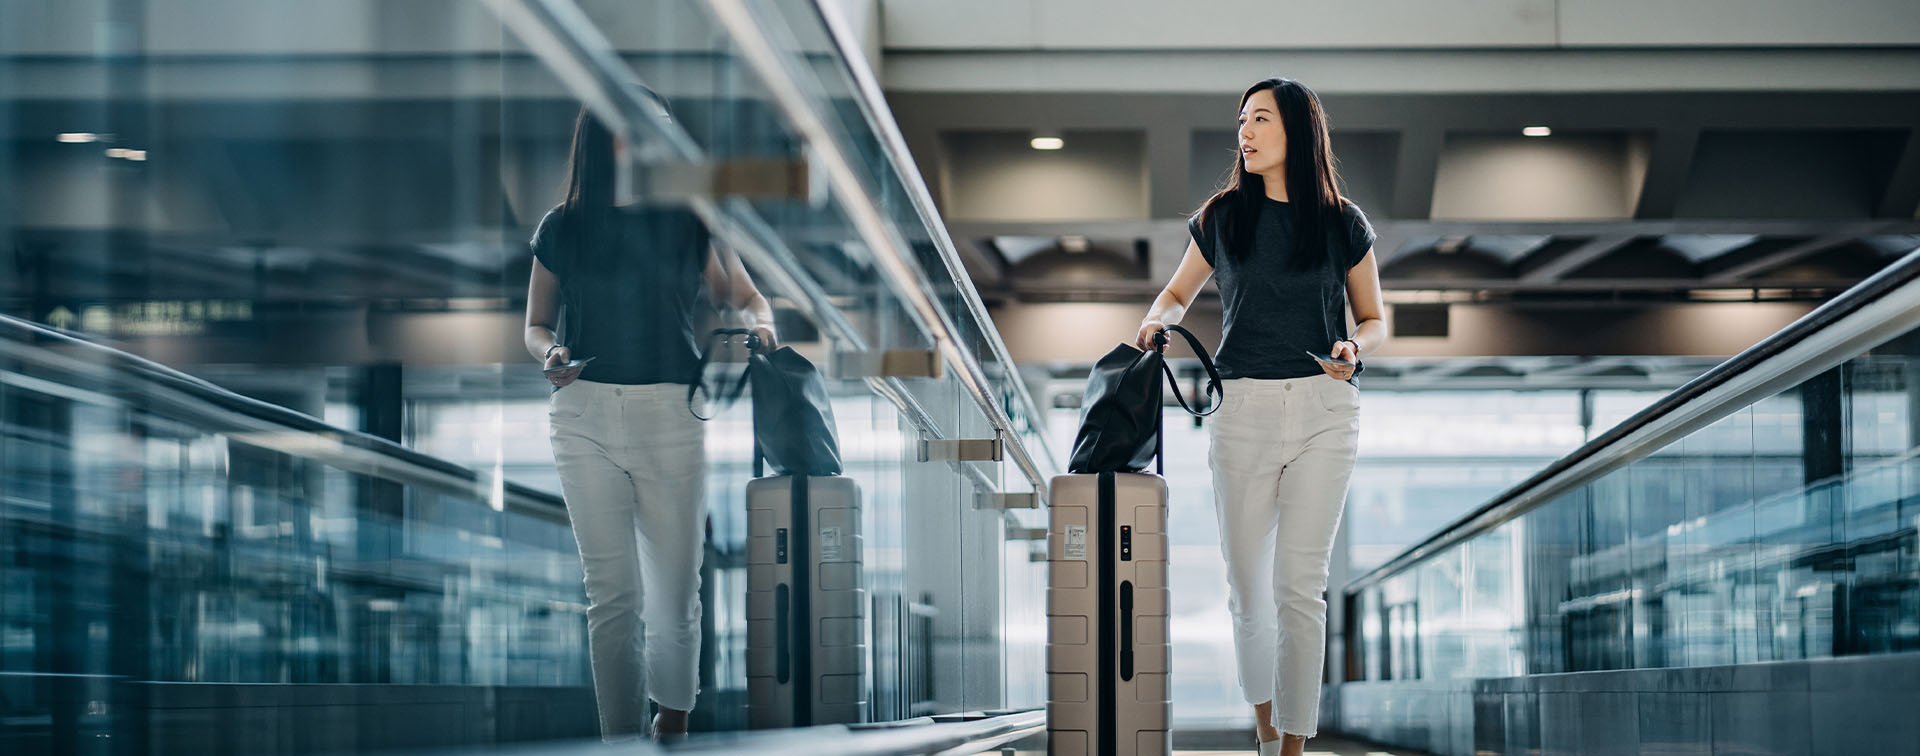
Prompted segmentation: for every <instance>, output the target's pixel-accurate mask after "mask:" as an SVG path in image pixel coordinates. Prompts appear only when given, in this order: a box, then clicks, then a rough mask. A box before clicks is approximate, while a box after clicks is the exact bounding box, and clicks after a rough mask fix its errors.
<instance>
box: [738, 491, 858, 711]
mask: <svg viewBox="0 0 1920 756" xmlns="http://www.w3.org/2000/svg"><path fill="white" fill-rule="evenodd" d="M861 546H862V542H861V537H860V489H859V486H858V485H857V484H856V483H854V481H853V480H852V479H849V478H844V477H840V476H837V475H830V476H805V475H780V476H773V477H766V478H755V479H753V480H752V481H750V482H748V483H747V724H748V726H749V727H753V728H756V729H762V728H773V727H804V726H808V725H818V724H845V723H855V722H861V721H864V720H865V718H866V712H867V684H866V683H867V680H866V662H867V638H866V627H867V592H866V589H865V588H864V587H863V583H862V577H863V576H862V575H861Z"/></svg>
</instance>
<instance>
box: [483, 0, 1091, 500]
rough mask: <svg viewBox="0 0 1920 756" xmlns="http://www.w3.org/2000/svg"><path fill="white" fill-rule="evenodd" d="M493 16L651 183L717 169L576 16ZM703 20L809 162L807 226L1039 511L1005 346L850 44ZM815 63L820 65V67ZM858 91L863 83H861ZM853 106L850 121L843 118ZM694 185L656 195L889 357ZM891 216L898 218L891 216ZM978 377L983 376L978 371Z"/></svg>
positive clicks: (908, 404) (1030, 439) (819, 31)
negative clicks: (941, 381) (821, 227)
mask: <svg viewBox="0 0 1920 756" xmlns="http://www.w3.org/2000/svg"><path fill="white" fill-rule="evenodd" d="M488 6H489V7H491V8H492V9H493V10H494V11H495V12H496V13H497V14H498V15H499V16H500V18H501V20H502V21H503V22H504V23H505V24H506V26H507V27H508V28H510V29H511V30H512V31H513V32H514V34H515V35H516V36H518V37H519V38H520V39H521V41H522V42H524V43H525V44H526V45H527V46H528V48H530V49H531V50H532V51H533V52H534V53H535V54H536V55H537V56H539V57H540V59H541V60H542V61H543V62H545V63H546V64H547V66H548V67H549V68H550V69H551V70H553V71H554V72H555V74H556V75H557V76H558V77H559V78H560V79H561V81H562V82H563V83H564V84H565V85H566V86H567V87H568V89H569V90H570V91H571V92H572V93H573V94H574V95H575V96H576V97H578V98H579V99H580V101H581V102H582V103H583V104H584V105H585V106H586V107H587V108H588V109H589V110H591V111H592V112H593V113H594V114H595V115H596V116H597V117H599V118H600V119H601V120H602V121H603V122H605V123H606V124H607V126H608V127H609V128H610V129H612V130H613V131H614V132H615V133H616V134H620V135H621V136H622V137H623V138H625V139H627V140H628V141H629V142H630V143H632V144H635V145H638V146H639V147H638V149H636V150H634V151H633V152H632V154H633V156H634V157H635V159H637V160H640V161H643V162H645V163H647V164H648V165H649V166H651V167H652V168H654V169H655V171H656V173H657V174H659V175H668V174H675V175H692V176H712V175H713V174H714V171H712V170H711V169H712V168H713V167H714V166H713V165H712V163H713V162H715V161H716V160H717V158H715V157H714V156H712V155H710V154H708V153H707V152H705V151H703V150H702V148H701V147H700V145H698V144H697V143H696V142H695V140H694V139H692V138H691V137H690V136H689V135H688V134H687V133H686V132H685V131H683V130H682V128H681V127H680V126H679V125H678V124H677V123H675V122H674V121H672V120H669V119H662V118H658V117H653V116H652V115H650V114H649V111H648V109H647V106H646V99H645V97H644V95H643V94H642V93H641V91H640V89H639V86H638V82H637V77H635V76H634V74H633V72H632V70H631V69H630V68H629V67H628V66H627V65H626V64H625V63H624V62H622V60H621V59H620V57H619V55H618V54H617V53H616V51H615V49H614V47H613V45H611V44H610V43H609V42H608V41H607V40H606V38H605V37H604V36H602V34H601V33H600V31H599V30H598V29H597V28H596V27H595V25H594V24H593V23H592V22H591V20H589V19H588V17H587V16H586V14H584V13H583V12H581V10H580V9H579V8H578V7H577V6H576V5H575V4H574V3H572V2H570V0H489V1H488ZM708 11H709V12H710V13H711V15H712V16H714V18H715V19H716V21H718V22H719V24H720V26H721V28H723V29H724V30H725V32H726V33H727V34H728V36H729V37H730V40H731V42H732V43H733V44H734V45H735V46H736V47H737V53H738V55H739V56H740V57H741V59H742V60H743V61H744V62H745V64H746V67H747V68H748V69H749V70H750V72H751V73H752V74H753V75H754V76H755V77H757V78H758V79H759V81H760V82H761V84H763V85H764V88H763V90H764V91H763V96H765V97H767V98H768V99H770V100H771V101H772V104H773V106H774V107H775V108H776V109H777V111H778V112H779V114H780V115H781V116H782V117H783V118H784V121H785V123H784V127H785V128H788V129H790V130H791V131H792V132H793V139H794V140H796V141H797V142H799V143H800V144H803V145H804V153H805V159H804V160H796V161H790V162H789V163H788V165H789V166H792V165H795V164H797V165H799V168H798V170H799V171H800V172H802V173H804V175H805V176H806V177H807V182H806V183H807V184H808V186H807V188H806V190H805V191H804V192H803V193H804V194H806V195H807V200H808V204H809V206H810V208H811V210H810V212H811V213H812V214H813V215H814V216H817V217H812V218H810V220H812V221H815V222H820V223H824V224H827V225H830V226H833V228H831V229H829V231H830V233H832V234H838V235H840V236H841V237H843V238H841V239H839V242H840V243H839V245H838V249H839V252H840V253H842V254H844V255H846V256H847V257H848V259H849V260H850V262H851V264H855V265H858V266H860V267H862V268H864V269H866V270H867V271H869V272H871V273H873V274H877V275H878V276H879V278H880V279H881V281H883V282H884V284H885V290H886V291H887V292H888V295H889V296H890V297H893V298H894V299H895V300H896V301H895V302H894V304H896V305H897V306H898V307H899V310H900V312H899V313H898V314H899V315H900V316H901V317H903V318H904V319H905V321H906V322H907V323H908V324H910V326H911V327H912V328H913V329H914V330H915V331H917V332H918V334H919V336H920V337H921V338H924V340H925V343H926V344H927V345H930V346H928V347H926V348H930V349H931V350H932V352H933V353H934V354H935V355H937V358H938V359H939V361H940V362H941V363H942V364H944V365H945V366H946V368H947V371H948V372H949V373H950V374H951V375H952V377H953V379H954V380H955V381H956V382H957V383H958V385H959V387H960V388H961V389H962V390H963V391H964V393H965V394H966V395H967V397H968V398H969V399H971V401H972V403H973V404H974V405H975V407H976V408H977V410H978V412H979V413H980V415H981V416H983V417H984V418H985V419H986V421H987V423H988V424H989V425H990V426H991V428H992V430H993V432H994V433H995V434H996V437H997V440H998V441H999V442H1000V448H1001V449H1003V450H1004V453H1005V455H1006V458H1007V459H1009V460H1010V461H1011V462H1012V463H1013V464H1014V465H1015V467H1016V468H1017V469H1018V472H1019V474H1020V476H1021V477H1023V478H1025V479H1026V482H1027V485H1028V486H1030V487H1031V488H1032V490H1033V492H1034V495H1035V496H1036V497H1037V498H1038V499H1041V500H1044V498H1045V495H1046V494H1045V490H1046V481H1047V480H1048V478H1049V477H1050V476H1051V475H1052V474H1053V473H1054V472H1055V470H1054V467H1055V462H1054V456H1053V455H1052V453H1051V452H1050V451H1049V450H1048V449H1047V445H1046V441H1045V438H1044V436H1043V434H1042V433H1041V432H1040V428H1039V423H1040V419H1041V415H1040V413H1039V412H1038V411H1037V409H1036V405H1035V404H1034V402H1033V398H1032V396H1031V395H1030V393H1029V392H1028V390H1027V388H1026V386H1025V384H1024V383H1023V382H1022V380H1021V378H1020V376H1019V375H1018V373H1017V372H1016V371H1015V370H1014V369H1013V368H1012V362H1011V360H1010V359H1009V358H1008V356H1007V350H1006V346H1005V344H1004V343H1003V342H1002V341H1001V339H1000V337H999V334H998V332H997V331H996V330H995V329H994V327H993V324H992V321H991V320H990V319H989V318H988V316H987V315H986V310H985V307H984V306H983V305H982V304H981V303H980V300H979V297H978V294H977V292H976V291H975V290H974V288H973V286H972V284H971V282H970V281H969V280H968V279H967V278H966V276H965V273H964V269H963V267H962V266H961V264H960V261H959V257H958V253H957V250H956V249H955V247H954V244H953V241H952V239H951V237H950V236H949V235H948V234H947V231H946V229H945V226H944V224H943V223H942V222H941V221H940V218H939V217H938V215H937V214H936V212H935V211H934V209H933V204H932V201H931V198H930V195H928V193H927V191H926V187H925V186H924V183H923V182H922V180H921V179H920V177H919V174H918V171H917V170H916V169H915V168H914V166H913V163H912V160H911V157H910V156H909V155H908V154H907V152H906V149H905V147H904V141H903V140H902V138H901V137H900V135H899V130H898V127H897V126H896V125H895V124H894V123H893V121H892V119H891V117H890V116H889V115H888V114H887V111H886V109H885V107H884V105H883V101H882V100H881V99H880V97H879V93H878V89H877V87H875V86H874V85H873V82H872V80H871V75H870V73H869V72H867V71H866V70H865V69H864V68H862V67H861V66H860V65H859V64H858V63H856V62H855V60H856V59H855V58H853V57H850V53H849V52H848V50H849V49H851V48H850V47H849V46H848V43H847V42H846V40H845V38H844V35H842V34H840V33H839V32H838V30H836V29H833V28H831V26H830V24H829V23H828V22H827V17H826V16H825V15H824V14H822V13H821V11H820V9H819V7H818V6H817V5H815V4H812V3H805V4H800V5H798V6H791V5H778V6H776V5H772V4H769V5H766V6H756V7H755V8H748V7H747V6H745V5H741V4H736V3H729V2H713V3H709V4H708ZM797 36H805V37H807V38H818V39H824V40H830V42H829V43H828V44H829V45H830V46H829V47H827V48H826V49H818V50H807V51H801V50H799V49H798V44H797V43H795V42H794V41H793V39H794V38H795V37H797ZM820 58H828V59H830V65H828V66H826V67H825V70H823V69H822V67H821V66H819V65H816V63H818V62H819V60H818V59H820ZM863 77H864V78H863ZM844 100H851V102H852V104H853V106H854V107H855V109H856V110H857V111H858V112H859V114H860V116H859V117H858V118H843V117H842V115H841V114H842V112H844V109H843V108H842V107H841V106H842V105H843V102H842V101H844ZM702 182H703V179H694V180H691V181H687V182H682V183H681V184H680V185H676V186H672V187H665V186H664V184H663V186H662V187H655V188H656V189H662V190H664V191H667V192H669V193H674V194H678V195H679V196H680V197H681V198H682V199H684V200H685V201H686V202H688V204H689V205H690V206H691V207H692V208H693V210H694V211H695V213H697V214H698V215H700V216H701V218H702V219H703V220H704V221H705V222H706V224H707V225H708V227H709V228H710V229H712V230H713V232H714V234H715V236H716V237H717V238H719V239H720V240H721V241H722V242H724V243H726V244H727V245H728V246H729V247H730V248H732V249H733V250H735V251H736V252H738V253H739V254H740V255H741V256H742V258H743V259H744V260H745V261H746V262H747V263H748V265H749V267H750V268H752V269H753V270H754V271H755V274H756V276H763V277H765V278H766V279H767V280H768V284H769V288H771V289H773V290H775V291H778V292H781V293H782V294H784V295H785V296H786V297H787V298H788V299H789V301H791V302H792V303H793V304H794V305H795V306H796V308H797V309H799V310H800V311H801V312H802V314H804V315H806V316H807V317H808V318H809V319H810V320H811V321H812V322H813V323H814V324H816V325H818V326H819V327H821V328H822V330H823V331H824V332H825V333H826V334H827V335H828V336H829V337H830V338H831V339H832V340H833V341H835V342H836V343H837V345H838V347H839V348H840V349H841V350H844V351H846V352H850V353H853V354H856V355H859V354H871V355H882V354H884V353H885V352H887V351H888V350H889V349H896V348H901V346H900V345H898V344H882V343H875V341H874V339H872V338H870V336H869V335H868V334H867V333H865V332H863V329H862V328H861V327H859V325H858V324H856V323H855V322H854V321H853V320H852V319H850V318H849V317H848V315H847V314H846V313H844V312H842V306H841V304H840V303H839V302H837V301H836V296H835V294H836V293H837V292H832V291H829V290H828V289H827V288H825V287H823V286H821V285H820V284H819V283H818V282H817V281H816V280H814V279H815V277H814V275H813V274H812V273H810V272H809V271H808V269H807V266H806V265H805V264H804V261H803V260H802V259H801V258H800V256H799V255H798V254H796V251H795V250H794V249H792V248H790V245H789V243H788V241H787V240H785V239H783V237H782V234H781V233H779V232H777V231H776V230H774V229H773V228H772V226H771V225H770V224H768V223H767V222H766V220H765V218H764V217H762V215H761V214H760V211H759V210H758V209H756V207H755V205H754V204H753V203H751V202H749V201H746V200H744V199H740V198H738V197H732V198H728V197H726V196H725V195H726V194H727V192H726V191H724V190H721V189H719V188H717V187H715V186H713V185H712V184H711V183H704V184H703V183H702ZM889 209H892V210H894V211H895V212H893V213H892V214H889V212H888V211H889ZM983 361H984V362H985V363H986V364H985V365H983V364H982V363H983ZM863 377H864V378H865V379H866V381H867V383H868V384H869V385H870V386H871V387H872V388H873V389H874V391H875V393H876V394H877V395H879V396H881V397H883V398H886V399H887V400H889V401H890V402H891V403H893V404H894V405H895V406H896V407H897V408H898V409H899V410H900V411H901V414H902V416H903V417H904V418H906V419H907V420H908V421H909V422H910V423H912V424H913V425H915V426H916V428H917V429H918V430H919V431H920V432H921V433H922V434H923V435H925V436H926V437H928V438H931V439H957V438H962V437H964V436H965V435H966V434H965V431H964V429H963V428H962V427H959V426H955V425H952V424H949V423H943V422H942V421H941V420H940V418H939V417H938V416H937V415H939V414H940V412H938V411H935V410H931V409H930V408H928V407H924V406H922V403H921V401H920V400H919V399H918V398H916V392H915V391H913V390H911V388H910V387H908V386H905V385H903V383H902V381H901V380H900V379H898V378H893V377H888V376H886V375H884V374H882V375H874V376H863ZM960 469H961V470H962V472H963V473H965V474H967V475H968V476H969V477H971V478H973V479H974V480H975V482H976V484H978V485H980V486H983V487H986V488H989V489H992V488H999V487H1000V484H999V483H998V482H997V481H994V480H991V479H990V477H989V476H988V475H987V474H985V473H983V472H982V471H980V470H979V469H977V468H975V467H973V466H971V465H961V466H960Z"/></svg>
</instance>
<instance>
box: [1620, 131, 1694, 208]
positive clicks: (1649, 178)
mask: <svg viewBox="0 0 1920 756" xmlns="http://www.w3.org/2000/svg"><path fill="white" fill-rule="evenodd" d="M1699 144H1700V130H1699V129H1697V128H1686V127H1674V128H1667V129H1660V130H1659V131H1656V132H1654V135H1653V145H1652V149H1651V150H1650V151H1649V153H1648V155H1647V170H1646V174H1645V175H1644V176H1643V177H1642V178H1641V180H1640V199H1639V201H1638V202H1636V203H1635V205H1634V208H1633V217H1635V218H1671V217H1673V211H1674V208H1675V207H1677V206H1678V205H1679V204H1680V192H1681V190H1682V189H1684V188H1686V184H1687V174H1688V172H1689V171H1690V170H1691V169H1692V168H1693V153H1694V149H1695V148H1696V147H1698V146H1699Z"/></svg>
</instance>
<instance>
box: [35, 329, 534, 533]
mask: <svg viewBox="0 0 1920 756" xmlns="http://www.w3.org/2000/svg"><path fill="white" fill-rule="evenodd" d="M0 351H4V352H6V353H8V354H9V355H10V356H13V357H16V358H18V359H21V360H23V361H32V362H35V363H37V364H40V365H42V366H43V367H46V368H48V369H50V370H54V371H57V372H60V373H63V374H69V375H71V374H75V373H76V371H82V370H91V371H93V372H94V373H96V375H95V376H93V377H95V378H97V379H103V380H122V381H129V380H130V381H133V382H135V383H137V385H138V389H139V391H138V395H139V396H142V397H144V398H146V399H148V400H150V401H153V402H155V403H157V404H162V405H165V406H167V408H168V409H170V410H172V411H174V412H178V413H180V414H181V415H182V416H184V417H186V418H188V419H190V420H193V421H197V422H201V423H205V424H206V425H208V426H211V428H210V432H213V433H219V434H223V435H227V436H231V437H234V438H236V439H238V440H240V441H242V442H244V443H247V444H250V445H254V446H260V447H263V448H269V449H273V450H275V451H279V452H281V453H285V454H289V455H293V456H297V457H303V458H307V459H313V460H316V461H319V462H323V463H326V464H329V465H333V466H335V467H338V468H341V469H344V470H351V471H356V472H361V473H364V474H368V475H373V476H376V477H380V478H384V479H387V480H392V481H395V482H399V483H403V484H407V485H416V486H428V487H432V488H436V489H440V490H446V491H458V492H462V493H471V494H473V495H474V496H475V498H478V499H480V500H482V501H488V502H489V503H490V504H491V503H492V501H491V500H492V498H493V487H494V485H495V482H494V480H493V478H492V477H491V476H489V475H485V474H483V473H482V472H480V471H478V470H475V469H473V468H470V467H463V466H461V465H457V464H454V463H452V462H449V461H447V460H444V459H440V458H438V457H434V456H430V455H427V454H423V453H421V452H419V451H416V450H414V449H409V448H407V447H406V446H403V445H401V444H398V443H395V442H394V441H391V440H388V439H385V438H381V437H379V436H375V435H373V434H370V433H365V432H361V431H355V430H348V429H345V428H338V427H334V426H332V425H328V424H327V423H326V422H325V421H322V420H320V419H318V418H315V417H313V416H311V415H307V414H303V413H300V412H295V411H293V410H290V409H287V408H285V407H281V406H279V405H276V404H269V403H267V402H263V401H260V400H258V399H254V398H252V397H248V396H243V395H241V394H238V393H235V392H233V391H229V390H227V389H224V388H221V387H219V386H216V385H214V384H213V383H210V382H208V381H206V380H204V379H201V378H197V377H194V376H192V375H188V374H186V373H183V372H181V371H179V370H175V369H173V368H170V367H167V366H166V365H162V364H160V363H158V362H154V361H152V360H149V359H147V358H145V357H141V356H139V355H136V354H132V353H130V352H125V351H122V350H119V349H115V348H113V347H110V346H106V345H104V344H99V343H95V342H92V341H88V340H87V339H84V338H80V337H78V336H74V335H71V334H68V333H64V332H61V331H58V330H55V329H52V328H47V327H45V326H41V325H39V324H36V323H31V322H28V321H25V320H21V319H18V318H14V317H10V316H6V315H0ZM60 352H65V353H64V354H62V353H60ZM499 485H500V491H499V493H500V500H499V504H498V508H500V509H501V510H503V511H512V512H516V513H519V514H526V515H529V516H533V517H538V518H541V519H544V520H550V521H554V522H560V523H565V522H567V512H566V505H565V504H564V503H563V502H562V500H561V498H560V497H559V496H555V495H553V494H550V493H546V492H544V491H539V490H536V489H533V488H528V487H526V486H523V485H520V484H518V483H513V482H507V481H502V482H501V483H500V484H499Z"/></svg>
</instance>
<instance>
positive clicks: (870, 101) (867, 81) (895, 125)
mask: <svg viewBox="0 0 1920 756" xmlns="http://www.w3.org/2000/svg"><path fill="white" fill-rule="evenodd" d="M812 7H813V9H814V12H815V13H816V14H818V15H819V17H820V22H821V24H822V25H823V26H824V27H825V28H826V30H827V38H828V39H830V40H832V42H833V44H834V47H836V48H837V49H838V50H839V52H840V54H839V56H838V58H839V59H840V62H841V63H842V64H844V65H845V66H846V70H847V75H848V77H850V78H851V79H852V80H853V84H854V87H855V88H856V89H857V90H858V91H859V93H860V96H859V97H857V98H855V103H856V104H858V105H859V106H860V112H861V113H862V114H863V115H865V116H866V118H867V125H868V126H870V127H872V128H873V133H874V135H875V137H877V138H878V140H879V142H880V149H881V150H882V151H883V152H885V153H886V155H887V164H888V165H890V166H892V167H893V170H894V175H895V177H896V178H897V179H898V180H899V181H900V185H901V186H902V187H905V188H906V190H907V199H908V200H910V201H912V202H913V209H914V212H915V213H917V214H918V215H919V216H920V219H921V222H922V223H923V224H925V226H926V228H927V232H928V234H927V235H928V237H929V238H930V239H931V240H932V241H933V245H934V248H935V249H937V250H938V251H939V252H940V260H941V261H942V262H943V263H945V264H946V268H947V276H948V277H949V278H951V279H952V280H953V281H954V282H955V283H956V284H959V285H958V286H957V288H958V289H959V290H960V298H961V301H963V302H964V303H965V304H966V305H967V312H968V314H970V315H972V316H973V319H974V321H975V322H978V323H981V324H983V325H991V324H992V323H993V317H992V316H991V315H989V314H988V313H987V305H986V303H985V302H984V301H981V299H980V290H979V289H978V288H977V287H975V286H973V285H971V281H972V277H971V276H969V275H968V274H967V269H966V264H965V263H963V262H961V259H960V249H959V247H958V246H957V245H955V244H954V243H953V234H952V233H951V232H950V231H949V230H948V229H947V223H946V220H945V219H944V218H942V217H941V216H940V209H939V207H938V206H937V205H935V204H934V202H933V192H932V190H931V189H929V188H928V187H927V183H926V180H925V179H924V178H922V176H923V175H924V174H922V173H921V172H920V166H919V163H918V162H917V161H915V160H914V158H913V151H912V150H910V149H908V148H907V138H906V136H905V135H904V134H903V133H901V131H900V122H899V121H897V120H895V119H894V117H893V111H891V110H889V109H887V108H886V107H883V106H882V103H885V102H886V101H887V98H886V94H885V93H884V92H883V91H882V90H881V89H880V80H879V78H878V77H876V76H874V73H873V67H872V66H869V65H866V64H865V63H864V61H865V60H866V58H865V57H863V54H862V53H861V52H860V50H859V43H858V41H857V40H856V38H855V35H854V33H853V31H852V30H850V29H848V28H846V23H845V22H844V21H842V20H841V18H840V17H839V16H838V15H835V14H833V13H828V12H827V10H826V9H825V8H824V7H821V5H820V3H819V2H818V0H815V2H813V3H812ZM988 333H989V337H988V338H987V349H988V350H989V351H991V352H992V353H993V359H994V361H995V362H997V363H998V364H1001V365H1007V366H1012V365H1013V355H1012V353H1011V352H1009V351H1008V350H1007V344H1006V342H1005V341H1004V340H1002V339H1001V338H1000V337H999V335H998V333H997V332H994V331H992V330H991V329H988ZM1014 378H1015V380H1013V381H1012V383H1013V391H1014V400H1015V401H1016V403H1018V404H1019V405H1020V406H1021V407H1023V408H1025V409H1026V411H1027V413H1028V417H1030V418H1037V417H1039V411H1040V405H1039V404H1038V403H1037V402H1035V401H1034V399H1033V393H1032V392H1030V391H1028V390H1027V384H1026V382H1025V381H1021V380H1018V379H1017V378H1018V376H1014ZM1035 442H1036V443H1037V444H1039V446H1040V450H1041V452H1042V454H1043V456H1045V457H1046V458H1047V459H1049V460H1051V459H1055V457H1054V456H1053V454H1052V450H1051V448H1050V446H1049V444H1048V442H1047V440H1046V436H1045V434H1038V433H1036V434H1035Z"/></svg>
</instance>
